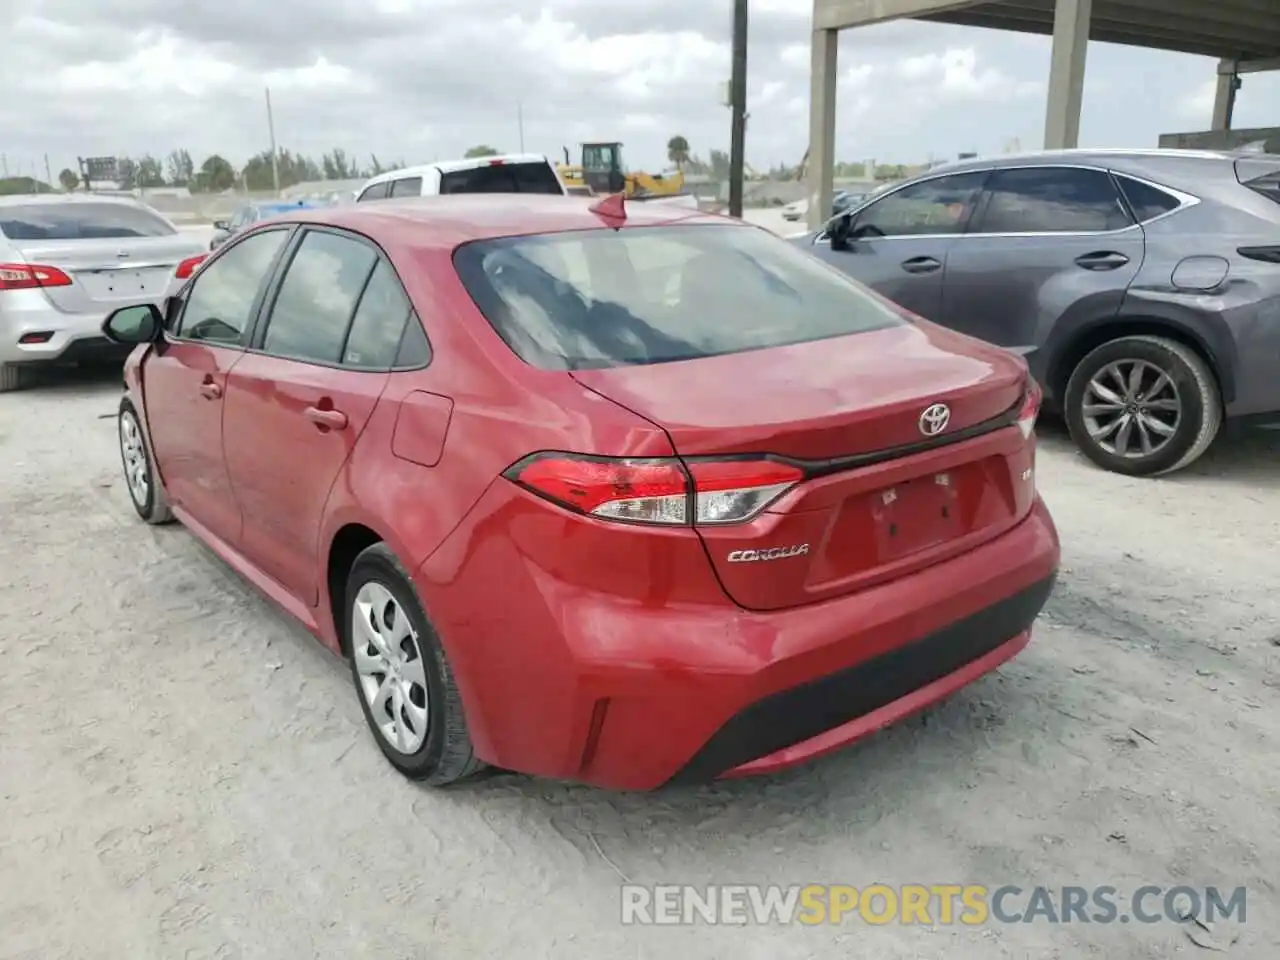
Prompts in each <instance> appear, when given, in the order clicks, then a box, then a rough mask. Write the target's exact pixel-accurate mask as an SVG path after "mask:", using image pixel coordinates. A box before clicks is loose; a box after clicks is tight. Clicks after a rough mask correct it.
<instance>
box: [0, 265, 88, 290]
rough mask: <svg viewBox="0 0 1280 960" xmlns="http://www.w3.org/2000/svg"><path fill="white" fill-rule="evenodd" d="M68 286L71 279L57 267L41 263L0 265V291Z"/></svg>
mask: <svg viewBox="0 0 1280 960" xmlns="http://www.w3.org/2000/svg"><path fill="white" fill-rule="evenodd" d="M69 286H71V278H70V277H69V276H67V275H66V274H65V273H63V272H62V271H61V270H59V269H58V268H57V267H49V266H45V265H44V264H42V263H0V290H32V289H36V288H39V287H69Z"/></svg>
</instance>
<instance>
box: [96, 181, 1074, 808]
mask: <svg viewBox="0 0 1280 960" xmlns="http://www.w3.org/2000/svg"><path fill="white" fill-rule="evenodd" d="M104 329H105V332H106V333H107V334H108V335H109V336H110V337H112V338H113V339H115V340H116V341H118V342H122V343H135V344H138V345H139V346H138V348H137V349H136V350H135V351H134V353H133V355H132V356H131V357H130V359H129V361H128V365H127V367H126V370H125V383H126V395H125V397H124V399H123V400H122V402H121V404H120V419H119V427H120V445H121V452H122V454H123V459H124V468H125V476H126V479H127V485H128V489H129V492H130V495H131V496H132V498H133V503H134V506H135V507H136V508H137V511H138V513H139V514H140V515H141V516H142V518H143V519H144V520H146V521H148V522H151V523H160V522H162V521H166V520H169V519H171V518H177V519H178V520H181V521H182V523H183V524H184V525H186V526H187V527H188V528H189V529H190V530H192V531H193V532H194V533H195V534H196V536H197V537H199V538H200V539H201V540H202V541H204V542H205V543H206V544H207V545H208V546H209V547H210V548H211V549H213V550H214V551H215V552H216V553H217V554H218V555H219V556H221V557H222V558H223V559H224V560H225V561H226V562H227V563H228V564H230V565H231V566H232V567H234V568H235V569H236V570H237V571H238V572H239V573H241V574H243V575H244V576H245V577H247V578H249V579H250V580H251V581H253V583H255V584H256V585H257V586H258V587H259V588H260V589H261V590H262V591H263V592H264V593H265V594H267V595H268V596H269V597H271V598H272V599H273V600H274V601H276V602H277V603H278V604H279V605H280V606H281V607H283V608H284V609H285V610H286V611H287V612H288V613H289V614H291V615H292V616H293V617H295V618H297V619H298V620H299V621H301V622H302V623H303V625H305V626H306V627H307V628H308V629H309V630H310V631H311V632H312V633H314V634H315V635H316V636H317V637H319V638H320V640H321V641H323V642H324V643H325V644H327V645H328V646H329V647H331V648H332V649H333V650H334V651H335V652H340V653H341V654H343V655H344V656H346V657H347V658H348V659H349V660H350V663H351V672H352V677H353V679H354V684H355V688H356V692H357V694H358V696H359V699H360V703H361V705H362V707H363V709H364V714H365V717H366V719H367V720H368V722H369V725H370V726H371V727H372V728H373V736H374V738H375V740H376V741H377V743H378V745H379V746H380V747H381V749H382V751H383V753H385V754H386V756H387V758H388V759H389V760H390V761H391V763H392V764H393V765H394V766H395V767H396V768H397V769H399V770H400V771H401V772H402V773H404V774H405V775H407V776H409V777H413V778H416V779H423V780H427V781H429V782H432V783H435V784H444V783H449V782H451V781H455V780H458V779H459V778H461V777H465V776H467V775H468V774H470V773H472V772H474V771H476V770H477V769H479V768H480V767H481V766H483V765H485V764H491V765H496V766H499V767H503V768H506V769H510V770H517V771H524V772H527V773H530V774H537V775H541V776H547V777H560V778H571V779H576V780H581V781H586V782H589V783H594V784H599V785H602V786H606V787H611V788H625V789H647V788H653V787H657V786H660V785H662V784H666V783H669V782H672V781H681V780H685V779H708V778H714V777H722V776H739V775H743V774H751V773H758V772H764V771H771V770H777V769H779V768H782V767H786V766H789V765H792V764H796V763H799V762H801V761H804V760H808V759H810V758H812V757H816V756H818V755H820V754H823V753H826V752H828V751H830V750H833V749H835V748H837V747H840V746H842V745H844V744H847V743H849V742H851V741H853V740H855V739H857V738H858V737H861V736H863V735H865V734H867V733H869V732H871V731H873V730H876V729H878V728H880V727H883V726H885V725H886V724H888V723H890V722H892V721H894V720H895V719H897V718H899V717H901V716H903V715H905V714H908V713H910V712H912V711H915V710H918V709H920V708H921V707H923V706H925V705H926V704H929V703H931V702H933V701H935V700H938V699H939V698H941V697H943V696H945V695H946V694H948V693H950V692H952V691H954V690H956V689H957V688H959V687H961V686H963V685H965V684H967V683H969V682H970V681H972V680H974V679H976V678H978V677H980V676H981V675H983V674H984V673H986V672H988V671H990V670H992V669H993V668H995V667H996V666H997V665H999V664H1000V663H1002V662H1004V661H1005V660H1008V659H1009V658H1010V657H1012V656H1013V655H1014V654H1015V653H1017V652H1018V651H1019V650H1020V649H1022V648H1023V647H1024V646H1025V645H1026V643H1027V641H1028V639H1029V636H1030V630H1031V626H1032V622H1033V621H1034V620H1035V618H1036V616H1037V614H1038V613H1039V611H1040V608H1041V606H1042V605H1043V604H1044V602H1045V599H1046V598H1047V597H1048V595H1049V592H1050V590H1051V588H1052V585H1053V581H1054V577H1055V574H1056V571H1057V566H1058V539H1057V534H1056V531H1055V529H1054V526H1053V522H1052V520H1051V519H1050V517H1049V514H1048V512H1047V511H1046V509H1045V507H1044V504H1043V503H1042V502H1041V501H1040V499H1039V497H1038V496H1037V494H1036V484H1035V437H1034V432H1033V428H1034V423H1035V419H1036V414H1037V410H1038V405H1039V391H1038V390H1037V388H1036V387H1035V385H1034V383H1033V382H1032V381H1031V380H1030V379H1029V378H1028V375H1027V369H1026V366H1025V365H1024V363H1023V362H1022V361H1021V360H1020V359H1019V358H1017V357H1014V356H1012V355H1010V354H1008V353H1006V352H1004V351H1001V350H998V349H995V348H993V347H989V346H985V345H983V344H981V343H978V342H977V341H974V340H970V339H968V338H966V337H963V336H960V335H958V334H954V333H950V332H948V331H946V330H943V329H941V328H939V327H935V326H933V325H931V324H929V323H927V322H925V321H923V320H921V319H920V318H918V317H915V316H912V315H908V314H904V313H903V312H901V311H900V310H898V309H897V308H895V307H894V306H893V305H891V304H890V303H888V302H887V301H885V300H882V299H880V298H879V297H877V296H876V295H874V294H871V293H869V292H867V291H866V290H865V289H863V288H862V287H859V286H858V285H856V284H855V283H853V282H852V281H850V280H849V279H847V278H846V277H845V276H843V275H842V274H840V273H838V272H836V271H834V270H832V269H831V268H829V267H827V266H826V265H824V264H823V263H821V262H820V261H818V260H817V259H815V258H812V257H810V256H808V255H807V254H805V253H803V252H802V251H800V250H798V249H796V248H793V247H792V246H790V245H788V244H787V243H786V242H784V241H783V240H781V239H779V238H777V237H775V236H773V235H772V234H770V233H768V232H766V231H764V230H762V229H758V228H755V227H751V226H748V225H745V224H742V223H740V222H737V221H733V220H725V219H721V218H718V217H710V216H702V215H697V214H694V215H689V214H688V212H687V211H672V210H670V208H668V209H666V210H663V209H662V208H659V207H654V206H646V205H644V204H631V205H627V206H624V205H623V202H622V201H621V200H620V199H619V198H609V199H607V200H605V201H592V200H589V199H585V200H578V199H574V198H549V197H538V196H520V195H504V196H478V195H473V196H453V197H439V198H431V199H426V200H422V199H419V200H411V201H388V202H385V203H381V204H367V205H365V204H361V205H359V206H352V207H338V208H332V209H326V210H307V211H301V210H300V211H298V212H297V213H296V214H294V215H291V216H290V217H289V218H288V219H287V220H275V221H268V222H266V223H264V224H262V225H260V226H257V227H255V228H253V229H251V230H249V231H246V232H244V233H242V234H240V235H237V236H236V237H235V238H234V239H232V240H231V241H230V242H229V243H227V244H226V246H224V247H222V248H221V249H219V250H218V252H217V253H216V254H213V255H212V256H210V257H209V258H208V259H207V260H205V262H204V263H202V264H201V265H200V266H199V267H198V269H196V270H195V272H194V275H193V276H192V279H191V280H190V281H189V283H188V285H187V286H186V287H185V288H184V289H183V291H182V293H181V294H180V295H179V296H178V297H175V298H173V299H172V300H170V301H168V302H167V303H166V305H165V308H164V309H162V310H160V309H156V308H155V307H154V306H150V305H140V306H135V307H128V308H125V309H122V310H120V311H117V312H116V313H115V314H114V315H113V316H112V317H111V318H110V319H109V320H108V321H107V322H106V324H105V328H104Z"/></svg>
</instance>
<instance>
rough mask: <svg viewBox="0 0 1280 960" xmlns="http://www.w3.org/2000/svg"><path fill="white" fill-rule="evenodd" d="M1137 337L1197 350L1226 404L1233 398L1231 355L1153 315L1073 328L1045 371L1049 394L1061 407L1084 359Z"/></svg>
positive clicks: (1183, 327)
mask: <svg viewBox="0 0 1280 960" xmlns="http://www.w3.org/2000/svg"><path fill="white" fill-rule="evenodd" d="M1137 336H1150V337H1165V338H1167V339H1169V340H1173V341H1176V342H1177V343H1181V344H1182V345H1183V346H1185V347H1187V348H1189V349H1191V350H1193V351H1195V353H1196V354H1197V355H1198V356H1199V357H1200V358H1201V359H1202V360H1204V361H1205V363H1207V364H1208V366H1209V372H1210V373H1212V374H1213V379H1214V383H1215V385H1216V386H1217V388H1218V394H1219V396H1220V397H1221V398H1222V401H1223V403H1224V404H1225V403H1229V402H1230V401H1231V400H1232V399H1233V398H1234V395H1235V386H1234V374H1233V370H1234V367H1233V365H1232V360H1231V358H1230V357H1229V356H1223V351H1221V350H1220V349H1218V350H1215V349H1214V347H1213V346H1212V345H1211V344H1210V342H1209V340H1208V338H1207V337H1205V336H1204V334H1203V333H1201V332H1200V331H1198V330H1196V329H1195V328H1194V327H1193V326H1191V325H1190V324H1186V323H1183V322H1180V321H1177V320H1174V319H1172V318H1169V317H1160V316H1153V315H1132V316H1121V317H1115V318H1112V319H1108V320H1100V321H1097V322H1095V323H1092V324H1089V325H1088V326H1085V327H1082V328H1080V329H1078V330H1076V331H1074V332H1073V333H1072V335H1071V337H1070V339H1069V340H1067V341H1066V342H1065V343H1064V344H1063V345H1062V346H1061V347H1060V348H1059V349H1058V350H1057V351H1055V353H1054V356H1053V359H1052V362H1051V363H1050V365H1049V369H1048V370H1047V371H1046V383H1045V386H1046V387H1047V388H1048V390H1049V393H1050V396H1052V397H1053V398H1054V400H1055V402H1056V403H1057V404H1058V405H1059V406H1061V405H1062V404H1063V403H1064V401H1065V399H1066V392H1067V381H1069V380H1070V379H1071V374H1072V373H1073V372H1075V369H1076V367H1077V366H1078V365H1079V363H1080V361H1081V360H1083V359H1084V358H1085V357H1086V356H1088V355H1089V354H1090V353H1091V352H1092V351H1093V350H1096V349H1097V348H1098V347H1100V346H1102V345H1103V344H1104V343H1110V342H1111V341H1112V340H1119V339H1120V338H1122V337H1137Z"/></svg>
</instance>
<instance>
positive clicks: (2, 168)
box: [0, 153, 9, 180]
mask: <svg viewBox="0 0 1280 960" xmlns="http://www.w3.org/2000/svg"><path fill="white" fill-rule="evenodd" d="M0 173H3V175H4V178H5V179H6V180H8V179H9V157H8V156H7V155H6V154H3V153H0Z"/></svg>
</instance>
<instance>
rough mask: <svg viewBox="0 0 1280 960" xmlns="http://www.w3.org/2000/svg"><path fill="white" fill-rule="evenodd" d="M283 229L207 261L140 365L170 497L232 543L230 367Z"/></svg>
mask: <svg viewBox="0 0 1280 960" xmlns="http://www.w3.org/2000/svg"><path fill="white" fill-rule="evenodd" d="M288 236H289V229H288V228H285V227H282V228H279V229H272V230H263V231H260V232H257V233H251V234H247V235H246V236H244V237H242V238H240V239H239V240H238V241H233V242H232V243H231V244H230V245H229V246H228V247H227V248H226V249H225V250H223V251H222V252H220V253H219V254H218V256H217V257H216V259H214V260H212V261H210V262H209V263H208V264H206V265H205V267H204V268H203V269H202V270H201V271H200V272H199V273H198V274H197V275H196V277H195V279H194V280H192V282H191V286H190V287H189V288H188V289H187V290H186V291H185V293H184V295H183V303H182V306H181V310H180V311H179V313H178V314H177V317H176V322H175V325H174V329H173V330H171V331H166V333H165V338H164V341H163V342H162V343H161V344H159V345H157V347H156V348H155V349H154V350H153V351H151V353H149V354H148V355H147V357H146V360H145V361H144V362H143V366H142V389H143V397H144V399H145V402H146V414H147V430H148V433H149V435H150V438H151V446H152V449H153V450H154V451H155V455H156V465H157V467H158V469H159V471H160V476H161V477H162V478H163V479H164V483H165V488H166V490H167V492H168V494H169V498H170V499H171V500H172V501H173V503H174V504H175V505H176V506H179V507H181V508H183V509H184V510H186V511H187V512H188V513H190V514H191V516H192V517H193V518H194V519H195V520H196V521H197V522H198V523H200V524H201V525H203V526H204V527H206V528H207V529H208V530H209V531H210V532H211V533H213V535H214V536H216V537H218V538H219V539H221V540H223V541H225V542H226V543H229V544H232V545H235V544H236V543H237V542H238V541H239V539H240V519H241V515H240V506H239V504H238V503H237V502H236V498H235V495H234V493H233V491H232V489H231V483H230V480H229V478H228V476H227V468H226V463H225V462H224V460H223V442H222V441H223V437H222V417H223V409H224V407H223V404H224V401H225V396H224V395H225V392H226V388H227V372H228V371H229V370H230V369H231V368H232V367H233V366H235V364H236V362H237V361H239V360H240V358H241V357H242V356H244V346H245V344H246V343H248V342H249V335H250V332H251V330H252V327H253V318H254V316H255V315H256V314H257V311H258V307H259V305H260V303H261V301H262V295H263V291H264V290H265V288H266V285H267V278H268V277H269V275H270V273H271V271H272V270H273V269H274V267H275V264H276V262H277V258H278V256H279V254H280V253H281V252H282V251H283V249H284V246H285V241H286V240H287V238H288Z"/></svg>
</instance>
